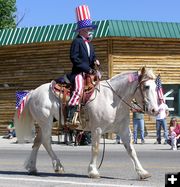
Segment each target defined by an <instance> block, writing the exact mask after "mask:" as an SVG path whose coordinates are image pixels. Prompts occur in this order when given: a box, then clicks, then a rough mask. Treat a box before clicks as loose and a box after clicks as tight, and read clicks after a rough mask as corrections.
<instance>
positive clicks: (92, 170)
mask: <svg viewBox="0 0 180 187" xmlns="http://www.w3.org/2000/svg"><path fill="white" fill-rule="evenodd" d="M91 133H92V132H91ZM101 134H102V130H101V129H100V128H97V129H96V131H95V132H93V133H92V148H91V162H90V164H89V167H88V175H89V177H91V178H99V177H100V175H99V172H98V170H97V166H96V163H97V158H98V153H99V143H100V139H101Z"/></svg>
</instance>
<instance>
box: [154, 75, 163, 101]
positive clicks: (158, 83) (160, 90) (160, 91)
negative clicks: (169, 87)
mask: <svg viewBox="0 0 180 187" xmlns="http://www.w3.org/2000/svg"><path fill="white" fill-rule="evenodd" d="M155 82H156V86H157V87H156V90H157V95H158V100H160V99H162V100H163V102H164V103H165V101H164V93H163V88H162V83H161V76H160V74H159V75H158V76H157V78H156V80H155Z"/></svg>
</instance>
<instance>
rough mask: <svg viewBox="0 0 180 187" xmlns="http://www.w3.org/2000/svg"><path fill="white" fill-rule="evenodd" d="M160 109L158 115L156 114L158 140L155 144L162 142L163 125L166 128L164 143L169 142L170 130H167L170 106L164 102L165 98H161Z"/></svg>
mask: <svg viewBox="0 0 180 187" xmlns="http://www.w3.org/2000/svg"><path fill="white" fill-rule="evenodd" d="M159 102H160V104H159V109H158V115H157V116H156V136H157V141H156V142H155V144H161V127H162V128H163V130H164V144H167V141H168V130H167V122H166V117H167V116H168V115H169V109H168V106H167V105H166V104H165V103H164V100H163V98H160V99H159Z"/></svg>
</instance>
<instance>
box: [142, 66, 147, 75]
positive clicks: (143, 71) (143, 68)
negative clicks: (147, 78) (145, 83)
mask: <svg viewBox="0 0 180 187" xmlns="http://www.w3.org/2000/svg"><path fill="white" fill-rule="evenodd" d="M145 71H146V68H145V66H143V67H142V69H141V75H144V73H145Z"/></svg>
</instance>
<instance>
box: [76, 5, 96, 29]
mask: <svg viewBox="0 0 180 187" xmlns="http://www.w3.org/2000/svg"><path fill="white" fill-rule="evenodd" d="M76 18H77V29H76V31H78V30H80V29H84V28H92V29H96V28H97V26H96V25H93V24H92V20H91V16H90V12H89V8H88V6H87V5H81V6H78V7H77V8H76Z"/></svg>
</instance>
